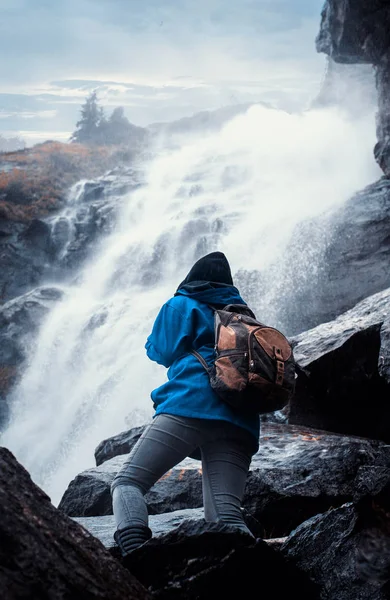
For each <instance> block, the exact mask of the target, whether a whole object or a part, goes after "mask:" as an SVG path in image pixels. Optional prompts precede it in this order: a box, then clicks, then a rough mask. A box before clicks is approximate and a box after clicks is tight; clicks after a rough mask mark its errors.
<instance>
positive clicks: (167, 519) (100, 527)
mask: <svg viewBox="0 0 390 600" xmlns="http://www.w3.org/2000/svg"><path fill="white" fill-rule="evenodd" d="M242 510H243V516H244V519H245V522H246V524H247V526H248V528H249V530H250V531H251V532H252V534H253V535H254V536H255V537H264V530H263V528H262V527H261V525H260V523H259V522H258V521H257V520H256V519H254V517H253V516H252V515H251V514H250V513H248V511H246V510H245V509H242ZM73 520H74V521H76V523H80V525H82V526H83V527H85V528H86V529H87V531H89V532H90V533H91V534H92V535H94V536H95V537H97V538H98V539H99V540H100V541H101V542H102V544H103V545H104V547H105V548H107V549H108V550H110V552H111V554H112V555H113V556H115V557H116V558H120V551H119V548H118V546H117V544H116V542H115V540H114V531H115V528H116V526H115V518H114V515H105V516H104V517H73ZM188 520H191V521H192V522H193V523H194V524H195V523H203V524H204V516H203V508H184V509H181V510H174V511H171V512H165V513H161V514H158V515H150V517H149V527H150V529H151V530H152V532H153V537H154V538H155V539H157V538H161V537H162V536H164V535H166V534H167V533H169V532H170V531H172V530H173V529H175V528H176V527H178V526H179V525H181V523H183V521H188ZM283 540H284V538H283ZM267 542H269V543H270V544H272V545H273V546H275V545H276V544H277V543H279V544H280V545H281V544H282V541H281V540H276V539H275V538H274V539H273V540H272V542H271V541H269V540H267Z"/></svg>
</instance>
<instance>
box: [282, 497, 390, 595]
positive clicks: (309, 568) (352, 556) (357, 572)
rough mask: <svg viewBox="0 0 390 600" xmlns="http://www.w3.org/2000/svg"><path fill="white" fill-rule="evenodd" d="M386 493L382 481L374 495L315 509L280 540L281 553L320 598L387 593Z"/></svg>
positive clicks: (389, 526)
mask: <svg viewBox="0 0 390 600" xmlns="http://www.w3.org/2000/svg"><path fill="white" fill-rule="evenodd" d="M389 494H390V488H389V486H387V488H385V489H384V490H383V491H382V493H381V494H378V495H377V496H372V497H366V498H365V499H363V500H361V501H360V502H358V503H357V504H354V503H347V504H344V505H343V506H341V507H339V508H334V509H331V510H329V511H328V512H326V513H324V514H319V515H316V516H314V517H313V518H312V519H310V520H308V521H306V522H305V523H302V524H301V525H300V526H299V527H298V528H297V529H296V530H295V531H293V532H292V533H291V535H290V536H289V537H288V538H287V539H286V541H285V542H284V543H283V544H282V546H281V548H280V551H281V553H282V554H283V555H284V556H286V557H288V558H289V559H290V560H292V561H293V562H294V564H295V565H296V566H297V567H298V568H299V569H301V570H302V571H304V572H305V573H306V574H307V575H309V577H310V579H311V580H312V581H315V582H316V583H317V584H319V585H320V586H321V589H322V595H321V597H322V598H327V599H329V600H333V599H334V600H355V599H356V598H359V600H385V599H386V598H388V597H389V592H390V585H389V578H390V521H389V519H388V510H389V506H390V503H389V500H390V495H389ZM386 513H387V514H386ZM330 573H331V576H330Z"/></svg>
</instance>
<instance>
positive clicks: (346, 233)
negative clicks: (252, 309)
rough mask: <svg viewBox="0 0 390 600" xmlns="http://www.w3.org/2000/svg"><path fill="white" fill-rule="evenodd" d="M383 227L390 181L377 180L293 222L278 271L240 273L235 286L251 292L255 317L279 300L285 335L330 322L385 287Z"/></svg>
mask: <svg viewBox="0 0 390 600" xmlns="http://www.w3.org/2000/svg"><path fill="white" fill-rule="evenodd" d="M389 226H390V180H388V179H385V178H383V179H381V180H379V181H378V182H376V183H374V184H372V185H369V186H367V188H365V189H364V190H362V191H361V192H359V193H357V194H355V195H354V196H353V197H352V198H350V199H349V200H348V201H347V202H346V203H344V204H343V205H342V206H340V207H339V208H337V209H336V210H333V211H332V212H330V213H328V214H325V215H323V216H321V217H317V218H315V219H312V220H310V221H306V222H304V223H302V224H300V225H299V226H297V228H296V230H295V231H294V233H293V235H292V236H291V242H290V243H289V245H288V247H287V249H286V253H285V256H286V265H285V267H284V269H283V272H282V273H280V272H278V269H277V268H276V269H275V272H274V271H273V270H272V269H271V270H270V272H269V273H263V274H261V275H260V274H257V273H254V274H253V276H252V278H250V277H248V274H246V275H245V277H242V276H241V277H239V278H238V283H239V285H240V289H242V291H243V293H244V292H246V293H248V289H247V288H249V289H250V290H252V291H251V294H254V292H253V290H255V291H256V297H258V298H259V299H260V304H259V307H258V310H257V314H258V315H262V314H268V313H267V311H268V306H269V305H272V306H279V305H280V300H279V299H280V297H282V298H285V301H284V302H283V306H282V309H281V311H280V312H279V313H277V314H276V315H275V319H274V323H275V324H276V326H279V328H280V329H281V330H282V331H284V332H285V333H286V334H287V335H289V336H295V335H297V334H300V333H302V332H304V331H307V330H308V329H311V328H312V327H316V326H317V325H319V324H320V323H324V322H328V321H332V320H333V319H335V318H336V317H338V316H339V315H341V314H342V313H344V312H345V311H347V310H350V309H351V308H353V307H354V306H355V305H356V304H357V303H358V302H360V301H361V300H363V299H364V298H367V297H368V296H371V295H373V294H376V293H377V292H380V291H382V290H385V289H386V288H389V287H390V269H389V268H388V265H389V264H390V236H389ZM276 267H277V266H276ZM245 280H246V281H247V283H245ZM264 289H265V290H266V291H267V294H264ZM264 296H265V298H264V300H261V299H262V298H263V297H264ZM261 302H263V303H264V304H263V305H262V304H261Z"/></svg>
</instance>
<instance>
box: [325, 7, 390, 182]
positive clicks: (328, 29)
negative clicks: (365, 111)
mask: <svg viewBox="0 0 390 600" xmlns="http://www.w3.org/2000/svg"><path fill="white" fill-rule="evenodd" d="M316 43H317V50H318V51H319V52H324V53H326V54H328V55H329V56H330V57H331V58H332V59H333V60H335V61H336V62H340V63H371V64H372V65H374V66H375V70H376V79H377V89H378V103H379V113H378V121H377V136H378V143H377V145H376V147H375V157H376V159H377V161H378V164H379V165H380V167H381V168H382V169H383V171H384V173H385V174H386V175H390V102H389V98H390V7H389V4H388V2H386V1H382V0H373V1H371V2H366V1H365V0H344V1H343V2H341V0H327V1H326V3H325V6H324V9H323V11H322V21H321V28H320V32H319V34H318V37H317V41H316Z"/></svg>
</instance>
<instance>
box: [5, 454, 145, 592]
mask: <svg viewBox="0 0 390 600" xmlns="http://www.w3.org/2000/svg"><path fill="white" fill-rule="evenodd" d="M0 506H1V515H2V518H1V520H0V539H1V544H0V597H1V598H4V600H5V599H7V600H20V599H21V598H31V599H33V598H37V599H38V598H39V599H41V598H47V599H48V600H49V599H50V600H51V599H52V600H59V599H63V600H65V599H67V600H88V599H93V598H99V599H104V598H106V599H107V600H115V599H118V600H119V599H120V600H124V599H125V598H126V599H128V600H131V599H132V598H137V599H145V600H146V599H147V598H150V595H149V594H148V593H147V592H146V590H145V589H144V588H143V586H142V585H141V584H140V583H139V582H138V581H137V580H136V579H135V577H134V576H132V575H131V574H130V573H129V572H128V571H126V570H125V569H124V568H123V567H122V566H121V565H120V564H119V562H118V561H117V560H115V559H114V558H113V557H112V556H111V555H110V553H109V552H108V551H107V550H106V549H105V548H104V546H103V545H102V544H101V542H99V540H97V539H96V538H95V537H93V536H92V535H90V534H89V533H88V532H87V531H86V530H85V529H84V528H83V527H81V526H80V525H79V524H78V523H75V522H74V521H72V519H69V518H68V517H66V516H65V515H64V514H62V513H61V512H60V511H59V510H57V509H56V508H55V507H54V506H53V505H52V504H51V503H50V499H49V498H48V497H47V496H46V494H45V493H44V492H43V491H42V490H41V489H40V488H38V487H37V486H36V485H35V484H34V483H33V482H32V481H31V478H30V476H29V474H28V473H27V471H26V470H25V469H24V468H23V467H22V466H21V465H20V464H19V463H18V462H17V460H16V459H15V457H14V456H13V455H12V454H11V452H9V451H8V450H7V449H6V448H0Z"/></svg>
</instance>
